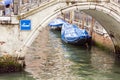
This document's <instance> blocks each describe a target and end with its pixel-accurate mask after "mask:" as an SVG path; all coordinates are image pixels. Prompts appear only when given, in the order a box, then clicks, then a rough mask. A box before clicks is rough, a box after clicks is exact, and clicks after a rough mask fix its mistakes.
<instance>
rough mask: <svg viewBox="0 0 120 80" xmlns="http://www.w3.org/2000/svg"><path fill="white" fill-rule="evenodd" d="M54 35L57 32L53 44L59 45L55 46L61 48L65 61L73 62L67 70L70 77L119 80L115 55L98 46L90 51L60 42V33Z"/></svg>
mask: <svg viewBox="0 0 120 80" xmlns="http://www.w3.org/2000/svg"><path fill="white" fill-rule="evenodd" d="M51 33H52V32H51ZM54 33H55V31H54V32H53V33H52V38H53V39H54V40H53V39H52V41H53V43H58V44H55V45H57V46H59V52H61V53H62V54H63V56H64V58H65V60H70V62H72V64H70V65H69V68H67V69H68V70H70V73H69V74H68V75H70V74H71V75H72V76H73V77H74V79H75V80H119V78H120V75H119V74H120V66H119V65H118V64H116V63H118V62H117V61H118V60H115V58H114V57H113V55H111V54H113V53H110V52H106V51H104V50H102V49H99V48H97V47H96V46H93V47H92V49H91V51H89V50H87V49H86V48H83V47H80V46H73V45H69V44H65V43H63V42H62V41H61V40H60V33H55V34H54ZM56 34H58V35H56ZM53 35H54V36H53ZM57 48H58V47H57ZM66 64H67V63H66ZM73 77H72V78H73ZM69 79H71V78H69ZM64 80H67V79H65V78H64ZM71 80H72V79H71Z"/></svg>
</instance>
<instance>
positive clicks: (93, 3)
mask: <svg viewBox="0 0 120 80" xmlns="http://www.w3.org/2000/svg"><path fill="white" fill-rule="evenodd" d="M76 9H78V10H81V11H84V12H85V13H87V14H88V15H91V16H92V17H94V18H95V19H96V20H97V21H98V22H99V23H100V24H101V25H102V26H103V27H104V28H105V29H106V31H107V32H108V34H109V35H110V37H111V39H112V41H113V43H114V48H115V50H116V53H120V4H119V3H115V2H114V1H113V0H49V1H46V2H44V3H42V4H40V5H39V6H37V7H35V8H32V9H30V10H28V11H26V12H21V13H19V14H17V15H11V16H10V17H9V19H6V18H5V19H4V18H0V22H1V24H0V32H1V34H0V53H9V54H16V55H20V56H24V54H25V53H26V51H27V48H29V46H30V45H31V44H32V42H33V41H34V39H35V38H36V37H37V36H38V34H39V32H40V31H41V30H42V28H43V27H46V26H47V24H48V23H49V22H50V21H51V20H52V19H54V18H56V17H57V16H58V15H60V14H61V13H64V12H67V11H70V10H76ZM21 19H30V20H31V23H32V24H31V26H32V27H31V30H30V31H21V30H20V26H19V22H20V20H21ZM7 20H10V21H7Z"/></svg>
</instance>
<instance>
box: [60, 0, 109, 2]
mask: <svg viewBox="0 0 120 80" xmlns="http://www.w3.org/2000/svg"><path fill="white" fill-rule="evenodd" d="M59 1H64V2H72V3H75V2H81V3H82V2H97V3H99V2H110V0H59Z"/></svg>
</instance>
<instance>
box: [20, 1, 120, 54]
mask: <svg viewBox="0 0 120 80" xmlns="http://www.w3.org/2000/svg"><path fill="white" fill-rule="evenodd" d="M54 5H59V7H58V8H57V9H55V10H54V12H50V13H49V15H47V16H46V17H45V19H43V20H42V21H41V22H40V23H39V26H37V27H36V28H34V30H33V31H32V32H31V33H30V34H29V36H28V38H27V39H25V41H24V44H23V46H22V49H24V48H26V47H28V46H30V45H31V44H32V42H33V41H34V39H35V38H36V37H37V35H38V34H39V31H41V28H42V27H45V26H47V24H48V23H49V22H50V21H51V20H52V19H54V18H56V17H57V16H58V15H59V14H61V13H62V12H66V11H70V10H76V9H79V10H82V11H84V12H85V13H87V14H88V15H91V16H92V17H94V18H95V19H96V20H97V21H98V22H99V23H100V24H101V25H102V26H103V27H104V28H105V29H106V31H107V32H108V34H109V35H110V37H111V39H112V41H113V43H114V45H115V50H116V53H120V27H119V25H120V22H119V21H120V15H119V14H118V13H116V12H115V11H114V10H112V9H110V8H109V7H106V6H104V5H103V4H97V3H84V4H83V3H78V4H74V5H69V6H67V5H65V3H56V4H54ZM52 6H53V5H51V6H49V7H51V8H52ZM62 6H64V7H62ZM38 13H39V12H38ZM100 14H101V17H100V16H99V15H100ZM34 15H40V14H34ZM34 15H33V16H34ZM95 15H96V16H95ZM103 16H107V18H102V17H103ZM26 18H29V17H26ZM29 19H31V18H29ZM113 22H114V23H113ZM105 23H110V24H105Z"/></svg>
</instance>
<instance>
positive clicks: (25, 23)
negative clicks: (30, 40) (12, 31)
mask: <svg viewBox="0 0 120 80" xmlns="http://www.w3.org/2000/svg"><path fill="white" fill-rule="evenodd" d="M20 30H31V20H20Z"/></svg>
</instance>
